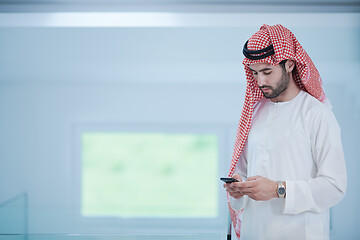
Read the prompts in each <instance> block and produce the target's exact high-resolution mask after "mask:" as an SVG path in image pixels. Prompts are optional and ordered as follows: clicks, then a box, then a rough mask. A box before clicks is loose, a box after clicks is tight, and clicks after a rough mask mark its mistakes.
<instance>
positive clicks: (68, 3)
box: [0, 0, 360, 12]
mask: <svg viewBox="0 0 360 240" xmlns="http://www.w3.org/2000/svg"><path fill="white" fill-rule="evenodd" d="M74 11H76V12H99V11H100V12H103V11H109V12H119V11H120V12H139V11H140V12H143V11H147V12H360V0H293V1H291V0H268V1H266V0H0V12H74Z"/></svg>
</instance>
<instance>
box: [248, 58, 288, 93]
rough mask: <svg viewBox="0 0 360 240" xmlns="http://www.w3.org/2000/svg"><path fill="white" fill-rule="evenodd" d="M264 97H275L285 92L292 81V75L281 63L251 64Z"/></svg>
mask: <svg viewBox="0 0 360 240" xmlns="http://www.w3.org/2000/svg"><path fill="white" fill-rule="evenodd" d="M249 68H250V70H251V71H252V72H253V75H254V78H255V80H256V82H257V84H258V85H259V88H260V90H261V91H262V93H263V94H264V97H266V98H269V99H274V98H276V97H278V96H279V95H280V94H281V93H282V92H284V91H285V90H286V89H287V87H288V85H289V82H290V76H289V74H288V73H287V72H286V71H285V69H284V68H283V67H281V66H280V65H276V66H273V65H271V64H269V63H257V64H251V65H250V66H249Z"/></svg>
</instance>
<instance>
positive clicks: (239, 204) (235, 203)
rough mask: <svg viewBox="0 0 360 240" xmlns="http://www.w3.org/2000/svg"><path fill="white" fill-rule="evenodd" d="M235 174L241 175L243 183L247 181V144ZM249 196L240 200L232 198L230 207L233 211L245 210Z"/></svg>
mask: <svg viewBox="0 0 360 240" xmlns="http://www.w3.org/2000/svg"><path fill="white" fill-rule="evenodd" d="M235 173H236V174H239V175H240V176H241V178H242V180H243V181H246V179H247V143H246V144H245V146H244V149H243V151H242V152H241V154H240V157H239V161H238V162H237V164H236V167H235ZM246 198H248V196H246V195H245V196H243V197H241V198H239V199H235V198H233V197H231V196H230V206H231V208H232V209H233V210H235V211H239V210H241V209H243V208H244V205H245V204H246V203H247V199H246Z"/></svg>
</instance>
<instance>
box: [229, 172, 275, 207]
mask: <svg viewBox="0 0 360 240" xmlns="http://www.w3.org/2000/svg"><path fill="white" fill-rule="evenodd" d="M233 178H235V179H238V180H239V178H240V179H241V177H240V176H239V175H237V174H235V175H234V176H233ZM239 181H240V180H239ZM224 187H225V188H226V191H228V192H229V194H230V196H232V197H233V198H240V197H242V196H244V195H248V196H249V197H250V198H252V199H254V200H256V201H267V200H270V199H273V198H277V197H278V195H277V192H276V189H277V182H275V181H272V180H270V179H268V178H265V177H262V176H253V177H249V178H248V179H247V181H246V182H233V183H226V184H224Z"/></svg>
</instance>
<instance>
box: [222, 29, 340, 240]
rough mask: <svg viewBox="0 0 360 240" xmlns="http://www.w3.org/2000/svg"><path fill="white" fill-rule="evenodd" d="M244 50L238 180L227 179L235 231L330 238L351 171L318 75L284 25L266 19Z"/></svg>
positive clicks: (251, 235) (256, 236)
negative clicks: (267, 22) (333, 215)
mask: <svg viewBox="0 0 360 240" xmlns="http://www.w3.org/2000/svg"><path fill="white" fill-rule="evenodd" d="M243 53H244V55H245V59H244V61H243V63H244V66H245V72H246V77H247V89H246V95H245V103H244V107H243V111H242V114H241V119H240V123H239V128H238V133H237V137H236V142H235V149H234V154H233V159H232V164H231V168H230V173H229V176H231V177H233V178H235V179H237V180H238V181H239V182H233V183H226V184H224V187H225V188H226V191H227V193H228V200H229V208H230V214H231V217H232V221H233V225H234V228H235V232H236V235H237V237H238V238H239V239H243V240H246V239H251V240H261V239H264V240H265V239H266V240H271V239H292V240H295V239H301V240H306V239H309V240H310V239H316V240H322V239H329V222H330V221H329V209H330V207H332V206H334V205H335V204H337V203H338V202H339V201H340V200H341V199H342V197H343V196H344V194H345V191H346V185H347V174H346V167H345V161H344V154H343V149H342V144H341V136H340V128H339V125H338V123H337V121H336V119H335V116H334V114H333V113H332V111H331V106H330V103H329V101H328V100H327V99H326V97H325V93H324V91H323V89H322V82H321V78H320V75H319V73H318V71H317V69H316V67H315V66H314V64H313V62H312V61H311V59H310V57H309V56H308V54H307V53H306V52H305V50H304V49H303V48H302V46H301V45H300V44H299V42H298V41H297V39H296V38H295V36H294V35H293V33H292V32H291V31H289V30H288V29H287V28H285V27H283V26H282V25H275V26H269V25H263V26H262V27H261V28H260V30H259V31H258V32H257V33H255V34H254V35H253V36H252V37H251V38H250V39H249V40H248V41H247V42H246V43H245V46H244V50H243ZM240 232H241V234H240Z"/></svg>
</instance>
